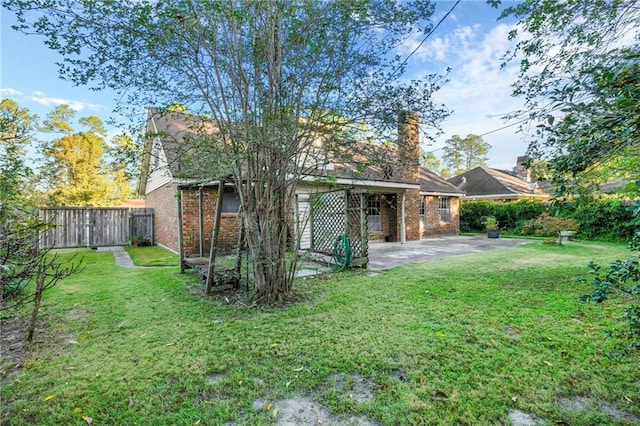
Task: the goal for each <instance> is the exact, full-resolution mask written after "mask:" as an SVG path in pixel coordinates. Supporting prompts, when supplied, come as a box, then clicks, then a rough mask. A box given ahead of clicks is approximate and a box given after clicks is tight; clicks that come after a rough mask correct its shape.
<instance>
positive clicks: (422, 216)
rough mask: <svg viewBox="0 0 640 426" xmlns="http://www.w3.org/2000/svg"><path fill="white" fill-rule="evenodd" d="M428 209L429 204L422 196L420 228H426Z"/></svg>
mask: <svg viewBox="0 0 640 426" xmlns="http://www.w3.org/2000/svg"><path fill="white" fill-rule="evenodd" d="M426 210H427V204H426V201H425V198H424V197H420V229H424V228H425V226H426V224H427V222H426V219H425V213H426Z"/></svg>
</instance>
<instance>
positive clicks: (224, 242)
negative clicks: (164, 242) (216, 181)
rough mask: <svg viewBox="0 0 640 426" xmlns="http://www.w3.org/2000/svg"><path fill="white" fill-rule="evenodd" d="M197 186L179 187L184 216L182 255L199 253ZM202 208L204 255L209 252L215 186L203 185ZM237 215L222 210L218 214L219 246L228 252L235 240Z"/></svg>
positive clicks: (215, 194) (237, 229)
mask: <svg viewBox="0 0 640 426" xmlns="http://www.w3.org/2000/svg"><path fill="white" fill-rule="evenodd" d="M199 192H200V191H199V190H198V189H196V188H194V189H183V190H182V219H183V226H182V232H183V240H182V242H183V245H184V254H185V256H193V255H200V226H199V219H198V216H199V214H198V210H199V205H198V199H199V195H198V194H199ZM201 193H202V212H203V216H202V217H203V223H204V227H203V234H202V236H203V243H204V245H203V255H204V256H208V255H209V249H210V248H211V233H212V232H213V222H214V220H215V214H216V202H217V194H218V191H217V187H204V188H203V189H202V192H201ZM239 223H240V220H239V217H238V214H237V213H222V216H221V218H220V235H219V236H218V250H220V251H221V252H229V251H231V250H233V249H234V248H235V246H236V245H237V243H238V231H239Z"/></svg>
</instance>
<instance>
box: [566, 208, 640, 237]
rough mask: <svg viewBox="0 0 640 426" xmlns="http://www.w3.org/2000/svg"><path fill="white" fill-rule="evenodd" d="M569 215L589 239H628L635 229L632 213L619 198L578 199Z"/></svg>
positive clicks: (581, 233) (582, 234)
mask: <svg viewBox="0 0 640 426" xmlns="http://www.w3.org/2000/svg"><path fill="white" fill-rule="evenodd" d="M569 216H570V217H572V218H573V219H575V220H576V221H577V222H578V224H579V225H580V236H581V237H582V238H586V239H589V240H604V241H629V240H630V239H631V237H633V232H634V229H635V223H634V217H633V213H632V211H631V210H630V209H628V207H627V206H626V205H625V204H624V203H623V202H621V201H620V200H593V199H591V200H580V201H579V202H578V203H577V204H576V206H575V208H574V210H573V211H572V212H571V213H569Z"/></svg>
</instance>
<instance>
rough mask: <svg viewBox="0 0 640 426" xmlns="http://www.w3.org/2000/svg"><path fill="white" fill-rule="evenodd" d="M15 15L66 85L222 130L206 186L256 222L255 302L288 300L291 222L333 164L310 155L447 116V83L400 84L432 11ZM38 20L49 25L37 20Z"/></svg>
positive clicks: (159, 9)
mask: <svg viewBox="0 0 640 426" xmlns="http://www.w3.org/2000/svg"><path fill="white" fill-rule="evenodd" d="M5 6H6V7H7V8H8V9H10V10H14V11H16V12H17V16H18V19H19V20H20V22H21V26H20V28H19V29H22V30H24V31H34V32H36V33H39V34H43V35H45V36H46V37H47V44H48V45H49V46H50V47H51V48H53V49H55V50H57V51H58V52H60V53H61V54H62V55H63V56H64V57H65V63H64V66H62V67H61V74H62V76H63V77H65V78H68V79H70V80H71V81H73V82H75V83H77V84H93V85H94V87H98V88H100V87H111V88H114V89H115V90H117V91H120V92H126V93H130V94H131V97H130V98H129V99H127V101H128V102H130V103H131V104H132V105H135V106H138V105H140V104H141V103H143V104H146V105H168V104H171V103H179V104H182V105H189V107H190V110H192V111H193V112H195V113H198V114H202V115H205V114H206V116H207V117H209V118H208V120H209V122H210V123H214V126H215V132H208V133H207V132H203V136H202V138H196V139H199V140H193V141H191V143H192V144H198V145H199V146H200V147H202V146H207V147H208V151H209V155H208V156H207V157H206V158H199V159H197V161H199V162H200V163H198V165H199V166H200V167H197V169H198V170H200V171H201V172H202V176H201V178H202V179H203V180H204V179H210V180H213V179H218V178H219V177H221V176H231V179H232V181H233V182H234V184H235V187H236V190H237V192H238V193H239V195H240V199H241V205H242V210H241V214H242V216H243V219H244V222H245V223H246V224H247V238H248V242H249V247H250V251H251V254H252V261H253V271H254V278H255V289H256V293H255V298H256V300H257V301H260V302H264V303H271V302H277V301H281V300H283V299H284V298H285V297H286V296H287V294H288V293H289V292H290V290H291V283H292V280H293V274H294V269H295V267H294V266H295V264H289V265H288V263H287V262H288V261H287V257H286V256H285V251H286V248H287V233H288V226H287V217H288V216H289V215H290V213H291V206H292V203H293V199H294V198H293V196H294V193H295V190H296V187H297V184H298V182H299V180H300V178H301V176H302V174H303V173H304V172H305V171H307V170H308V168H309V167H313V166H314V165H313V164H311V163H312V161H310V160H315V161H316V162H318V161H320V162H321V161H326V158H327V156H326V155H324V156H323V155H316V154H319V152H318V151H320V150H319V149H318V147H317V146H316V145H314V144H317V143H318V141H319V140H320V141H321V143H322V149H321V151H324V152H334V151H337V150H338V148H339V147H338V146H337V145H340V144H342V145H344V144H345V143H346V142H347V141H344V140H338V139H337V138H336V136H335V134H336V130H338V129H345V128H349V127H350V126H354V125H356V124H357V123H365V122H366V123H367V124H368V125H370V126H371V127H370V128H371V129H373V130H374V131H375V132H376V133H377V134H380V135H382V136H383V137H385V136H387V135H388V134H389V133H390V130H391V129H395V127H396V117H397V114H398V113H399V112H400V111H413V112H416V113H418V114H420V115H421V119H422V123H423V125H424V126H432V127H433V126H436V125H437V124H438V123H439V122H440V121H441V119H442V118H443V117H444V116H446V111H445V110H444V109H443V108H442V107H440V106H437V105H434V104H433V103H432V101H431V95H432V93H433V92H434V91H435V90H437V89H438V88H439V85H440V84H441V83H442V81H443V80H442V78H441V77H440V76H437V75H428V76H425V77H424V78H422V79H419V80H413V81H406V80H403V79H402V76H403V74H404V72H405V70H406V66H407V60H408V58H406V59H403V58H402V57H400V56H399V55H398V54H397V48H398V47H399V46H401V45H402V44H403V43H404V42H405V41H406V40H407V38H408V37H409V36H412V35H415V34H419V35H421V36H422V37H425V38H426V35H427V34H428V33H429V31H430V30H431V24H430V22H429V17H430V16H431V15H432V13H433V10H434V8H433V4H431V3H430V2H429V1H427V0H413V1H408V2H396V1H392V0H360V1H355V0H350V1H340V2H322V1H315V0H303V1H299V2H290V1H284V0H282V1H229V2H219V1H177V0H169V1H162V2H156V3H151V2H125V1H113V2H106V3H95V2H74V3H72V4H70V3H68V2H66V1H62V0H59V1H55V0H54V1H49V0H47V1H45V0H41V1H26V0H7V1H6V2H5ZM34 10H35V11H39V12H40V15H38V17H37V20H31V21H29V20H28V19H32V17H33V16H34V15H33V13H34ZM27 12H28V13H27ZM33 19H35V18H33ZM337 117H346V119H342V118H341V119H337ZM203 127H206V124H205V123H203ZM343 152H344V151H343ZM315 166H317V164H316V165H315ZM293 262H295V257H294V260H293Z"/></svg>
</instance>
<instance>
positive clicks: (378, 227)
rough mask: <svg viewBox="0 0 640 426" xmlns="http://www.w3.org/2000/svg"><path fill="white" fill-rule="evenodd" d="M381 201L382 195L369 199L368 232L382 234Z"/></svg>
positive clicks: (369, 197)
mask: <svg viewBox="0 0 640 426" xmlns="http://www.w3.org/2000/svg"><path fill="white" fill-rule="evenodd" d="M380 201H381V200H380V194H375V195H369V196H368V197H367V230H368V231H369V232H382V217H381V216H380Z"/></svg>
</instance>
